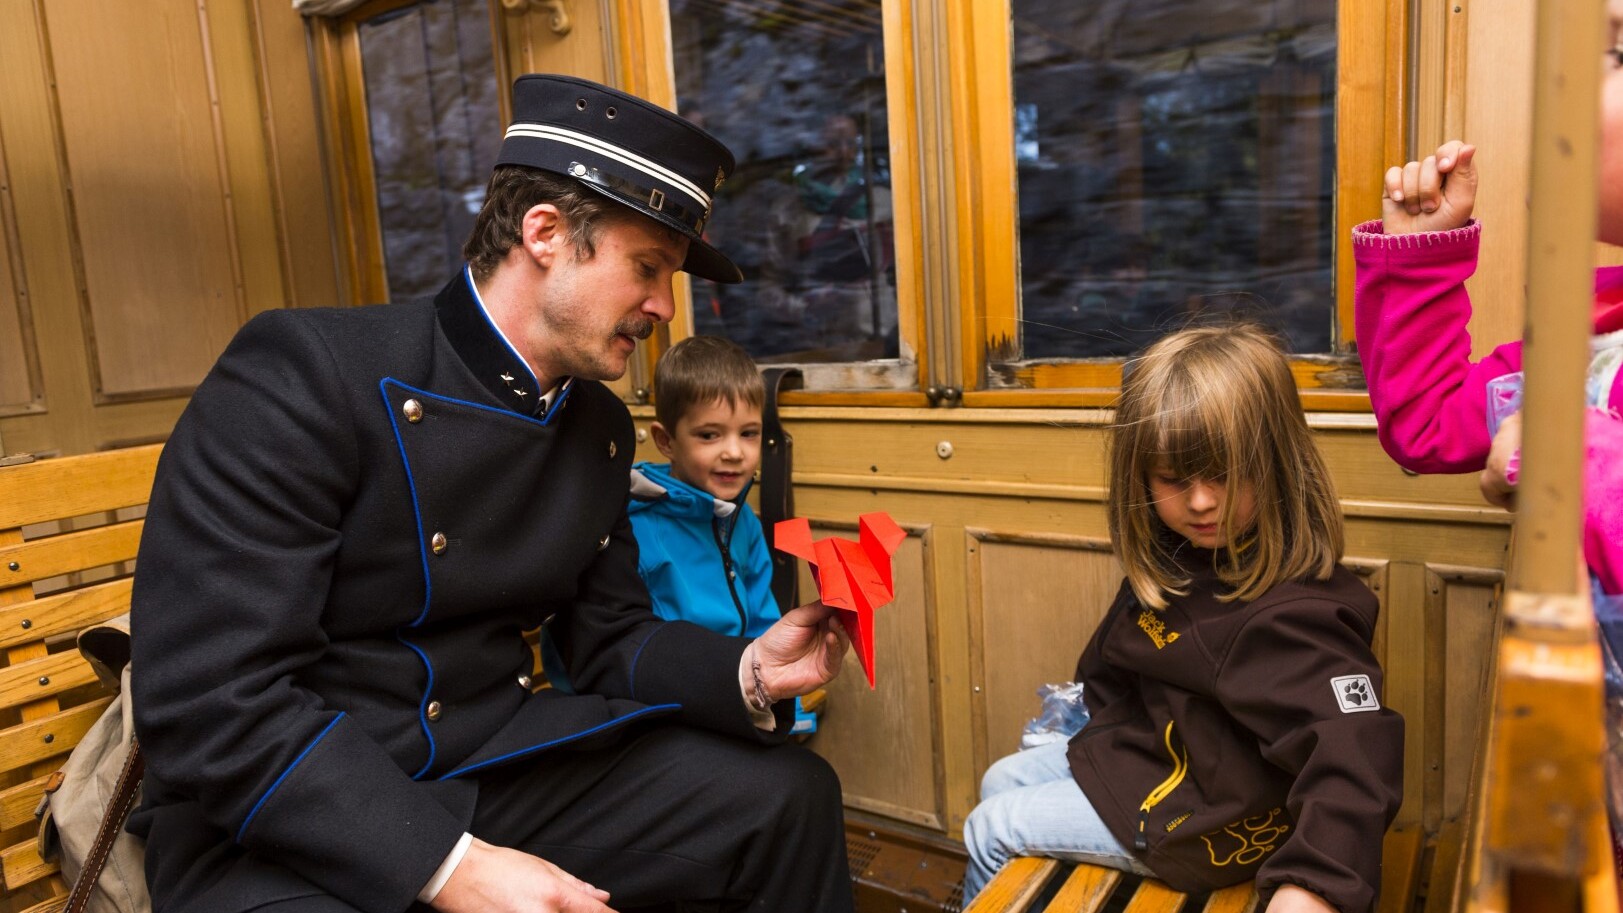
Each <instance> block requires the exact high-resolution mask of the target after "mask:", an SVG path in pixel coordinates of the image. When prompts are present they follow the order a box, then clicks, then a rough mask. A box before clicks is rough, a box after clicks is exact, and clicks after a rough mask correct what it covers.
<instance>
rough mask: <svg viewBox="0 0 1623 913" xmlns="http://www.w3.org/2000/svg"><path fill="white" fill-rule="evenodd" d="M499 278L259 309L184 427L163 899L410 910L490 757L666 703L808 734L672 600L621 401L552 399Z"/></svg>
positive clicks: (179, 443) (158, 575) (135, 825)
mask: <svg viewBox="0 0 1623 913" xmlns="http://www.w3.org/2000/svg"><path fill="white" fill-rule="evenodd" d="M475 294H476V293H475V292H474V290H473V287H472V282H471V278H470V277H469V276H468V274H467V273H466V271H464V273H463V274H462V275H461V276H459V277H457V278H456V279H454V280H452V282H451V283H450V284H449V285H448V286H447V287H446V289H445V290H444V291H443V292H442V293H441V294H440V296H439V298H438V299H437V300H436V301H435V302H433V303H429V302H419V303H412V304H402V305H387V306H380V307H368V308H356V309H348V310H315V311H299V312H294V311H275V312H270V313H266V314H263V315H260V316H259V317H257V318H255V319H254V320H252V321H251V322H249V324H248V325H247V326H245V327H244V328H243V329H242V330H241V332H240V333H239V334H238V335H237V337H236V339H235V340H234V341H233V342H232V343H231V345H230V346H229V348H228V349H227V351H226V352H225V354H224V355H223V356H222V357H221V358H220V360H219V362H218V363H217V364H216V366H215V368H214V369H213V371H212V372H211V373H210V374H209V376H208V377H207V379H206V380H205V381H204V382H203V383H202V385H201V386H200V387H199V388H198V389H197V391H196V394H195V395H194V397H193V398H192V401H191V403H190V405H189V406H188V408H187V410H186V412H185V414H184V415H183V416H182V418H181V419H180V421H179V423H178V424H177V426H176V428H175V431H174V433H173V436H172V437H171V438H170V440H169V443H168V445H167V446H166V447H165V450H164V454H163V457H162V460H161V462H160V465H159V469H158V476H157V481H156V485H155V487H154V490H153V495H152V499H151V503H150V506H149V509H148V515H147V520H146V528H145V531H144V533H143V537H142V545H141V550H140V555H139V559H138V563H137V571H136V576H135V586H134V595H133V600H132V602H133V605H132V610H133V628H134V658H133V662H134V665H133V667H132V668H133V680H134V682H133V698H134V707H135V723H136V730H137V733H138V736H139V738H140V739H141V742H142V745H143V746H144V748H145V750H146V752H147V757H148V762H147V763H148V766H147V775H146V782H145V790H146V792H145V800H144V804H143V806H142V808H141V809H139V810H138V811H137V813H136V814H135V815H134V816H133V817H132V819H131V822H130V829H131V830H132V831H133V832H135V833H137V834H138V835H141V836H143V837H145V839H146V840H147V851H148V874H149V880H150V881H151V883H152V886H153V889H154V896H155V899H156V900H157V901H158V902H159V903H160V908H162V907H163V906H167V907H168V908H170V909H185V910H204V909H206V910H210V911H220V913H229V911H232V910H246V909H250V908H253V907H254V906H256V905H258V904H262V903H266V902H268V901H271V900H275V899H278V898H286V897H296V896H299V895H301V894H309V893H312V892H313V891H318V890H319V891H320V892H323V893H329V894H332V895H334V896H336V897H338V898H340V899H342V900H345V901H346V902H348V903H350V904H352V905H354V906H355V907H357V908H359V909H361V910H365V911H369V913H370V911H377V913H385V911H389V913H393V911H399V910H403V909H405V908H406V907H408V906H409V905H410V904H411V901H412V899H413V898H414V897H415V895H416V894H417V892H418V891H419V890H420V889H421V888H422V887H423V885H424V884H425V883H426V882H427V881H428V879H429V878H430V877H431V876H432V874H433V873H434V871H435V869H436V868H437V867H438V866H439V865H440V863H441V862H442V861H443V860H444V858H445V857H446V854H447V853H448V852H449V851H450V849H451V848H452V847H453V846H454V844H455V843H456V842H457V840H458V839H459V838H460V836H461V834H462V833H463V832H464V831H465V830H466V829H467V827H468V823H469V820H470V818H471V816H472V813H473V808H474V804H475V801H476V799H477V796H478V785H477V780H478V777H479V775H480V774H481V773H482V772H484V771H487V770H490V769H493V768H496V767H498V766H502V765H510V764H515V763H522V762H523V761H524V760H525V759H527V758H533V757H535V756H537V755H539V754H541V753H543V752H547V751H549V750H554V749H558V748H560V747H562V746H571V747H576V748H579V747H582V746H592V745H596V744H600V743H607V742H610V741H613V740H616V739H621V738H624V737H625V736H626V735H627V734H628V733H630V732H633V731H635V730H637V729H638V728H640V727H642V726H643V725H646V722H645V721H651V720H669V719H672V718H675V719H680V721H681V722H682V723H684V724H691V725H695V726H700V727H705V728H708V729H712V730H717V731H720V732H725V733H731V734H734V735H737V736H739V737H742V738H746V739H756V740H768V741H770V740H774V739H781V738H782V736H781V735H774V734H770V733H763V732H762V731H761V730H759V729H756V728H755V727H754V726H753V725H752V723H751V721H750V719H749V714H748V711H747V708H746V706H745V704H744V702H743V699H742V696H741V693H740V687H739V681H738V668H739V660H740V657H741V655H742V651H743V648H744V646H745V643H746V641H744V640H743V639H741V638H728V637H723V636H720V635H716V634H713V633H711V632H709V631H705V630H703V629H700V628H698V627H696V626H693V625H688V624H684V623H680V622H669V623H667V622H662V621H660V620H658V619H657V618H656V617H655V616H654V615H653V614H652V613H651V612H650V611H649V610H648V598H647V594H646V591H645V590H644V587H643V584H642V582H641V580H640V578H639V577H638V574H637V550H636V549H637V546H636V542H635V540H634V539H633V537H632V534H631V527H630V525H629V523H628V521H627V519H626V500H627V484H628V483H627V480H628V477H629V472H628V471H629V469H630V467H631V461H632V454H633V450H634V445H635V442H634V439H633V429H632V424H631V421H630V417H629V415H628V413H627V411H626V408H625V406H624V405H623V404H622V403H621V402H620V400H619V399H618V397H616V396H615V395H614V394H612V393H611V392H610V391H608V390H607V389H606V388H605V387H603V386H602V385H600V384H598V383H595V382H590V381H585V380H579V379H577V380H574V381H573V382H571V383H569V384H568V386H567V387H565V388H564V389H563V390H562V391H561V392H560V394H559V395H558V396H557V397H556V398H555V399H554V401H553V402H552V403H551V405H550V407H549V408H545V409H541V410H537V409H536V408H535V403H536V401H537V399H538V397H539V393H540V391H537V390H534V389H526V388H527V387H532V388H533V386H534V378H533V377H532V376H531V375H530V374H529V372H528V370H527V369H526V368H525V367H524V364H523V362H522V361H520V360H519V359H518V358H517V356H516V354H515V353H514V352H513V351H512V349H511V347H509V346H508V345H507V344H506V342H505V341H504V340H503V338H502V337H501V335H500V334H499V333H498V332H497V331H496V330H495V328H494V326H493V325H491V324H490V323H489V319H488V317H487V316H486V315H485V312H484V310H483V308H482V307H481V306H480V305H479V304H478V303H477V302H476V299H475ZM554 616H555V618H554V620H553V622H552V624H551V627H550V630H551V631H552V634H553V636H554V638H555V640H556V642H557V643H559V644H560V646H561V649H562V651H563V653H564V654H565V656H566V659H567V661H568V664H569V666H570V677H571V679H572V681H573V682H574V683H575V685H576V691H577V692H578V693H577V694H574V695H564V694H560V693H558V692H555V691H541V692H539V693H532V689H531V687H530V683H529V674H530V672H531V669H532V659H531V653H530V651H529V649H528V647H527V646H526V644H525V642H524V640H523V637H522V632H523V631H525V630H527V629H532V628H535V627H536V626H538V625H540V624H541V623H542V622H543V620H545V619H547V618H549V617H554ZM776 710H777V713H778V715H779V727H778V728H779V730H780V732H787V731H788V729H789V718H790V710H789V703H788V702H780V704H779V705H778V707H777V708H776ZM627 801H628V802H631V801H635V798H634V797H628V799H627Z"/></svg>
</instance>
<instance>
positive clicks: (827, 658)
mask: <svg viewBox="0 0 1623 913" xmlns="http://www.w3.org/2000/svg"><path fill="white" fill-rule="evenodd" d="M834 612H835V610H834V609H832V608H830V607H829V606H826V605H823V604H822V603H821V602H809V603H807V604H805V605H803V606H801V607H800V608H797V609H790V610H789V611H788V612H786V613H785V614H784V616H783V617H782V618H780V619H778V620H777V622H776V623H775V624H773V625H772V627H770V628H767V629H766V631H765V632H764V633H763V634H762V635H761V636H760V637H757V638H756V639H755V643H754V644H752V645H751V647H750V649H752V650H754V651H755V658H756V659H757V660H759V661H760V663H761V681H762V682H763V683H764V684H765V685H766V692H767V696H768V697H770V698H771V699H772V700H774V701H781V700H783V699H784V698H788V697H799V696H800V695H802V694H806V693H808V692H811V691H815V690H817V689H818V688H821V687H823V686H824V685H826V684H828V683H829V682H831V681H833V680H834V677H835V676H837V675H839V674H840V661H841V660H842V659H843V658H844V657H845V651H846V649H847V648H848V647H849V646H850V641H848V640H847V639H846V636H845V628H843V627H842V626H841V625H840V622H839V619H837V618H835V617H834Z"/></svg>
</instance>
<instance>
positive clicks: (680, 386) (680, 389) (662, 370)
mask: <svg viewBox="0 0 1623 913" xmlns="http://www.w3.org/2000/svg"><path fill="white" fill-rule="evenodd" d="M714 402H728V403H731V404H732V405H733V406H734V407H735V408H736V407H737V406H739V405H740V404H742V405H746V406H754V407H755V408H757V409H759V408H761V406H762V404H764V403H765V402H766V384H765V383H763V382H762V380H761V372H760V371H759V370H758V369H757V368H756V367H755V361H754V360H753V359H751V358H750V357H749V353H748V352H745V351H744V350H743V349H742V348H740V347H739V345H738V343H736V342H733V341H732V340H731V339H724V338H722V337H720V336H690V337H688V338H687V339H684V340H682V341H681V342H679V343H677V344H676V345H674V346H671V347H670V349H669V350H667V351H666V352H665V354H664V355H662V356H660V359H659V364H658V365H655V366H654V417H655V418H657V419H659V423H660V424H661V425H664V426H665V428H666V429H667V430H669V431H675V430H676V423H677V421H678V420H680V419H681V418H682V416H684V415H686V414H687V413H688V410H689V409H692V408H693V407H694V406H698V405H704V404H708V403H714Z"/></svg>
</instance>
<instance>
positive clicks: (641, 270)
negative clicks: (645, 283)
mask: <svg viewBox="0 0 1623 913" xmlns="http://www.w3.org/2000/svg"><path fill="white" fill-rule="evenodd" d="M658 273H659V270H657V269H655V268H654V265H653V264H652V263H646V262H643V261H640V260H639V261H638V262H637V275H639V276H641V277H643V278H644V279H652V278H654V276H655V275H657V274H658Z"/></svg>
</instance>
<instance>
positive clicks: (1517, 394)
mask: <svg viewBox="0 0 1623 913" xmlns="http://www.w3.org/2000/svg"><path fill="white" fill-rule="evenodd" d="M1521 408H1522V372H1520V371H1517V372H1515V373H1513V374H1501V375H1499V376H1498V377H1495V378H1494V379H1493V380H1490V381H1488V439H1489V440H1492V439H1493V436H1494V435H1496V434H1498V433H1499V426H1500V425H1501V424H1504V421H1505V419H1507V418H1510V417H1511V416H1512V415H1515V414H1516V413H1517V412H1520V411H1521Z"/></svg>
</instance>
